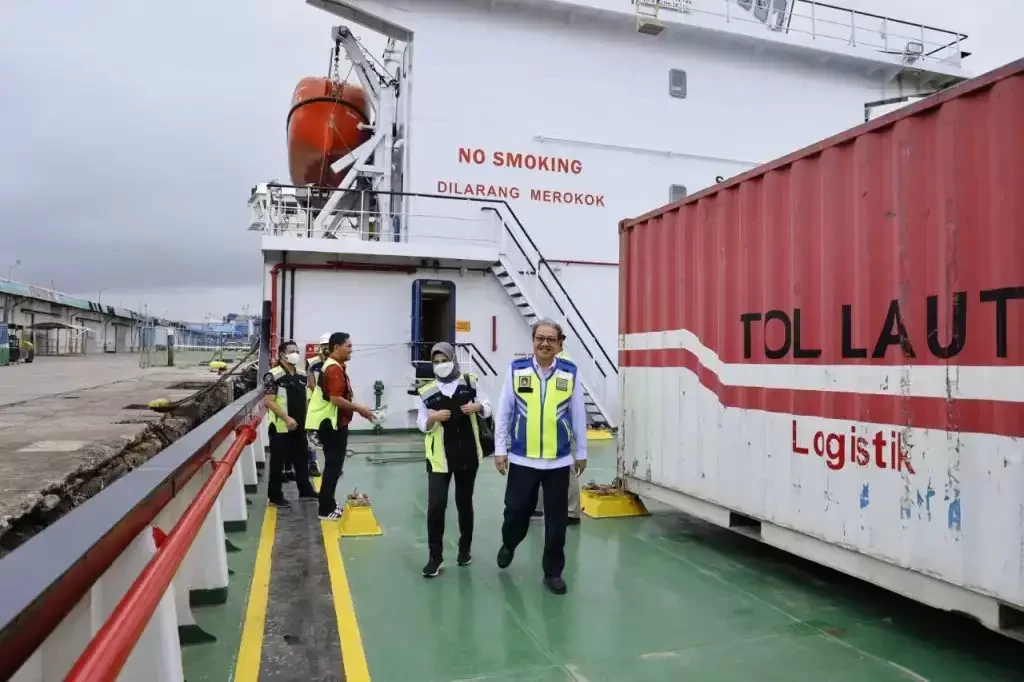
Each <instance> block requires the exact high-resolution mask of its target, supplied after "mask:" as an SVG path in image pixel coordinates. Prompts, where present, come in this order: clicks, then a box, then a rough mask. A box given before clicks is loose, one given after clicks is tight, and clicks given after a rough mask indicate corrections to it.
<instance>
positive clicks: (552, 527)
mask: <svg viewBox="0 0 1024 682" xmlns="http://www.w3.org/2000/svg"><path fill="white" fill-rule="evenodd" d="M541 483H543V484H544V485H543V486H541ZM539 488H541V489H543V491H544V559H543V561H542V562H541V566H542V568H543V569H544V577H545V578H560V577H562V570H563V569H564V568H565V527H566V525H567V524H568V519H569V467H567V466H565V467H559V468H557V469H534V468H532V467H525V466H521V465H519V464H511V463H510V464H509V467H508V480H507V482H506V484H505V521H504V523H503V524H502V526H501V540H502V544H504V545H505V546H506V547H508V548H509V549H511V550H514V549H515V548H516V547H518V546H519V543H520V542H522V541H523V538H525V537H526V531H527V530H529V528H530V516H531V515H532V514H533V510H534V509H536V508H537V494H538V489H539Z"/></svg>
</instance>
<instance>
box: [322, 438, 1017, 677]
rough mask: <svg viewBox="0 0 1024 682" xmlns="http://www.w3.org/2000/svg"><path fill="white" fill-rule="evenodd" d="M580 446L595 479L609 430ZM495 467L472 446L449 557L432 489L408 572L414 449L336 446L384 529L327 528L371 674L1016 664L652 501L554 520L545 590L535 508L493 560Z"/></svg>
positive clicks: (1005, 667)
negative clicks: (461, 544)
mask: <svg viewBox="0 0 1024 682" xmlns="http://www.w3.org/2000/svg"><path fill="white" fill-rule="evenodd" d="M388 440H389V441H393V440H394V437H390V438H388ZM365 442H366V441H362V442H360V441H359V440H355V441H354V442H353V445H352V446H351V447H353V448H354V449H356V450H358V451H359V452H370V450H369V449H368V448H367V446H366V445H365ZM591 457H592V461H591V465H590V468H589V469H588V471H587V473H586V474H585V475H584V479H585V480H589V478H590V477H593V478H594V479H595V480H599V481H607V480H610V479H611V478H612V477H613V476H614V458H615V452H614V445H613V444H611V443H610V442H609V443H592V444H591ZM503 482H504V479H502V478H501V477H500V476H499V475H498V474H497V472H495V471H494V469H493V466H492V465H491V462H490V460H487V461H486V462H485V469H484V470H483V475H481V476H480V477H479V479H478V483H477V491H476V510H477V521H476V525H477V528H476V533H475V535H476V539H475V543H474V562H473V564H472V565H471V566H468V567H465V568H460V567H458V566H456V565H455V563H454V554H455V547H456V546H455V542H456V540H457V522H456V518H455V510H454V503H450V504H449V513H448V521H447V528H446V535H445V540H446V559H447V560H448V561H447V562H446V566H447V567H446V569H445V572H444V573H443V574H442V575H441V576H440V577H439V578H436V579H433V580H425V579H423V578H422V577H420V575H419V571H420V568H421V567H422V566H423V564H424V562H425V561H426V558H427V557H426V551H427V550H426V528H425V509H426V479H425V473H424V467H423V465H422V464H419V463H416V464H368V463H367V462H366V461H365V459H364V458H362V457H360V456H356V457H354V458H353V459H352V460H350V461H349V462H348V463H347V465H346V471H345V478H344V479H343V483H342V485H341V486H340V488H341V489H342V490H346V491H348V490H350V489H351V488H352V487H353V486H358V487H359V489H360V490H364V491H366V492H367V493H368V494H369V495H370V497H371V500H372V502H373V507H374V510H375V513H376V515H377V519H378V521H379V522H380V524H381V526H382V528H383V529H384V535H383V536H381V537H375V538H345V539H342V541H341V544H342V553H343V556H344V559H345V568H346V571H347V573H348V581H349V585H350V588H351V591H352V594H353V599H354V602H355V609H356V616H357V618H358V620H359V627H360V630H361V632H362V638H363V646H364V649H365V651H366V657H367V661H368V663H369V668H370V673H371V675H372V679H373V680H374V681H375V682H413V681H416V682H449V681H454V680H487V681H493V682H498V681H505V680H522V681H523V682H528V681H529V682H547V681H549V680H575V681H577V682H599V681H605V680H607V681H616V682H645V681H648V680H650V681H659V682H661V681H665V682H667V681H674V680H686V681H687V682H729V681H731V680H766V681H767V680H780V681H781V680H785V681H787V682H793V681H804V680H806V681H807V682H811V681H815V682H817V681H824V680H834V681H835V682H855V681H856V682H861V681H864V682H867V681H871V682H886V681H889V680H891V681H893V682H906V681H908V680H911V681H917V682H920V681H921V680H929V681H931V682H945V681H950V682H952V681H968V680H970V681H972V682H973V681H975V680H979V681H980V680H1024V645H1021V644H1018V643H1016V642H1012V641H1008V640H1005V639H1004V638H1003V637H1001V636H999V635H995V634H993V633H990V632H988V631H986V630H984V629H983V628H981V627H980V626H978V625H976V624H974V623H972V622H970V621H968V620H966V619H963V618H959V617H955V616H951V615H946V614H942V613H939V612H936V611H934V610H931V609H927V608H924V607H921V606H918V605H916V604H914V603H912V602H909V601H907V600H905V599H902V598H900V597H897V596H895V595H892V594H891V593H888V592H885V591H883V590H879V589H875V588H873V587H871V586H868V585H866V584H864V583H861V582H859V581H856V580H853V579H850V578H847V577H845V576H843V575H841V574H838V573H835V572H833V571H829V570H827V569H822V568H820V567H817V566H814V565H812V564H810V563H808V562H804V561H801V560H798V559H795V558H793V557H791V556H789V555H787V554H784V553H782V552H778V551H775V550H773V549H771V548H768V547H765V546H763V545H760V544H759V543H756V542H754V541H752V540H748V539H746V538H743V537H739V536H736V535H735V534H733V533H731V532H729V531H724V530H721V529H718V528H714V527H712V526H709V525H708V524H705V523H702V522H699V521H695V520H693V519H689V518H687V517H684V516H682V515H681V514H678V513H674V512H670V511H668V510H663V509H658V508H652V511H654V512H655V514H654V515H653V516H651V517H647V518H641V519H602V520H596V519H589V518H586V517H585V518H584V520H583V523H582V524H581V525H580V526H578V527H576V528H570V529H569V537H568V539H567V542H566V557H567V566H566V572H565V578H566V581H567V582H568V584H569V594H567V595H565V596H556V595H552V594H550V593H548V592H547V591H546V590H545V589H544V588H543V587H542V585H541V584H540V578H541V573H540V551H541V547H542V537H543V533H542V531H543V523H542V522H541V521H539V520H538V521H535V522H534V523H533V527H532V528H531V530H530V534H529V535H528V536H527V539H526V541H525V542H524V543H523V545H522V546H521V548H520V549H519V550H518V551H517V553H516V558H515V561H514V563H513V564H512V565H511V566H510V567H509V568H508V569H506V570H505V571H501V570H499V569H498V568H497V566H496V565H495V555H496V553H497V550H498V547H499V546H500V527H501V513H502V496H503V493H504V487H503Z"/></svg>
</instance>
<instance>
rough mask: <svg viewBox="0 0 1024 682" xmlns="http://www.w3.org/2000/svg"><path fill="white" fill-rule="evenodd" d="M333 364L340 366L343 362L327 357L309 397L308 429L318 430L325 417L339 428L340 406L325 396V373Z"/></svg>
mask: <svg viewBox="0 0 1024 682" xmlns="http://www.w3.org/2000/svg"><path fill="white" fill-rule="evenodd" d="M332 365H339V366H340V365H341V363H340V362H338V361H336V360H335V359H334V358H327V360H326V361H324V366H323V371H321V372H320V377H319V379H318V380H317V382H316V387H315V388H314V389H313V391H312V395H310V397H309V409H308V410H306V430H307V431H316V430H317V429H319V428H320V424H321V423H322V422H323V420H325V419H329V420H330V422H331V427H332V428H334V429H335V430H337V428H338V406H337V405H335V404H334V403H332V402H331V401H330V400H327V399H326V398H324V374H326V372H327V368H328V367H330V366H332Z"/></svg>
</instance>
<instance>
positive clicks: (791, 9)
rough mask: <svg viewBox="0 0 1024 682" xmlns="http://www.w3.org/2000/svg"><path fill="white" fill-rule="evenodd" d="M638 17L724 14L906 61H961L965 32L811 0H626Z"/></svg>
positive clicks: (730, 20)
mask: <svg viewBox="0 0 1024 682" xmlns="http://www.w3.org/2000/svg"><path fill="white" fill-rule="evenodd" d="M630 1H631V2H633V3H636V4H637V10H638V12H639V11H640V10H641V8H642V9H643V14H642V16H645V17H653V16H655V15H657V13H658V12H660V11H662V10H666V11H668V12H676V13H678V14H680V15H685V16H692V17H696V16H707V17H718V18H721V19H724V20H725V21H726V22H727V23H736V24H739V25H746V26H749V27H761V28H764V29H765V30H768V31H774V32H777V33H787V34H793V35H803V36H806V37H809V38H811V39H813V40H822V41H825V42H831V43H833V44H836V45H839V44H842V45H847V46H851V47H863V48H867V49H872V50H875V51H878V52H883V53H885V54H890V55H900V56H903V57H904V58H905V59H908V60H910V61H916V60H924V61H932V62H939V63H943V64H951V65H955V66H960V65H962V57H961V51H960V48H961V46H962V45H961V44H962V43H963V41H964V40H965V39H966V38H967V36H966V35H965V34H963V33H959V32H957V31H947V30H945V29H940V28H935V27H932V26H928V25H927V24H922V23H915V22H911V21H903V20H900V19H893V18H890V17H885V16H881V15H878V14H871V13H869V12H860V11H857V10H853V9H847V8H845V7H839V6H837V5H832V4H829V3H824V2H815V1H814V0H789V1H788V2H787V1H786V0H630Z"/></svg>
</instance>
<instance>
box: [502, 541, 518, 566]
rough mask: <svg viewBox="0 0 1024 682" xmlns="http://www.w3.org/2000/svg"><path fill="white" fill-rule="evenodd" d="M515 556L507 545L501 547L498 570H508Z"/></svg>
mask: <svg viewBox="0 0 1024 682" xmlns="http://www.w3.org/2000/svg"><path fill="white" fill-rule="evenodd" d="M513 556H515V555H514V554H513V553H512V550H511V549H509V548H508V547H506V546H505V545H502V546H501V549H499V550H498V568H508V565H509V564H510V563H512V557H513Z"/></svg>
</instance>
